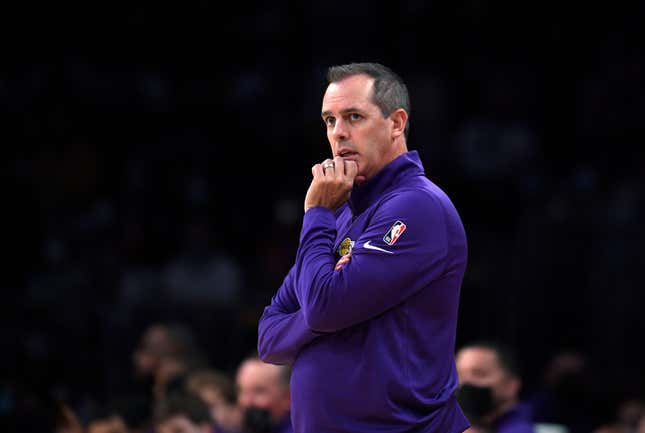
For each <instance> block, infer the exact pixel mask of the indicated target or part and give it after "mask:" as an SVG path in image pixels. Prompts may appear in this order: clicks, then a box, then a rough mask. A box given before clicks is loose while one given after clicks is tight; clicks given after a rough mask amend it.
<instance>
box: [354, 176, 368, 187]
mask: <svg viewBox="0 0 645 433" xmlns="http://www.w3.org/2000/svg"><path fill="white" fill-rule="evenodd" d="M366 181H367V179H366V178H365V176H362V175H358V176H356V177H355V178H354V185H362V184H364V183H365V182H366Z"/></svg>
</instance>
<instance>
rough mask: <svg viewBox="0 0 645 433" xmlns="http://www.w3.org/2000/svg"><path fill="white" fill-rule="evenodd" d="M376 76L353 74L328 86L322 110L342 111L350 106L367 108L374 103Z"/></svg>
mask: <svg viewBox="0 0 645 433" xmlns="http://www.w3.org/2000/svg"><path fill="white" fill-rule="evenodd" d="M373 84H374V78H372V77H370V76H369V75H365V74H359V75H352V76H351V77H347V78H345V79H343V80H341V81H337V82H334V83H331V84H329V86H327V91H326V92H325V96H324V97H323V102H322V111H323V112H325V111H331V112H334V111H340V110H343V109H345V108H349V107H361V108H367V107H368V106H374V104H373V103H372V99H371V98H372V85H373Z"/></svg>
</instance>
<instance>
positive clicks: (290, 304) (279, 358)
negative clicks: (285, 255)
mask: <svg viewBox="0 0 645 433" xmlns="http://www.w3.org/2000/svg"><path fill="white" fill-rule="evenodd" d="M293 273H294V270H293V268H292V269H291V270H290V271H289V273H288V274H287V277H286V278H285V279H284V282H283V283H282V286H280V289H279V290H278V292H277V293H276V294H275V296H273V299H271V305H269V306H267V307H266V308H265V309H264V313H263V314H262V317H261V318H260V323H259V327H258V354H259V356H260V359H262V360H263V361H265V362H270V363H273V364H288V363H291V362H293V360H294V359H295V357H296V355H297V354H298V352H299V351H300V349H301V348H302V347H303V346H305V345H306V344H308V343H309V342H310V341H312V340H313V339H314V338H316V336H317V335H318V334H317V333H314V332H313V331H312V330H311V329H310V328H309V327H308V326H307V324H306V323H305V321H304V317H303V314H302V310H301V309H300V305H298V300H297V299H296V297H295V294H294V289H293Z"/></svg>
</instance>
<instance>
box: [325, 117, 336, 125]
mask: <svg viewBox="0 0 645 433" xmlns="http://www.w3.org/2000/svg"><path fill="white" fill-rule="evenodd" d="M323 121H324V122H325V125H327V126H334V123H336V119H335V118H333V117H331V116H329V117H326V118H325V119H324V120H323Z"/></svg>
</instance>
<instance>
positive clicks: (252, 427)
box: [242, 407, 273, 433]
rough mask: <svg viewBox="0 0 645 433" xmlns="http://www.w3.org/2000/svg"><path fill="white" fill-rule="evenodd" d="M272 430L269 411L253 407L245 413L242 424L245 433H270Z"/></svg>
mask: <svg viewBox="0 0 645 433" xmlns="http://www.w3.org/2000/svg"><path fill="white" fill-rule="evenodd" d="M272 428H273V423H272V422H271V414H270V413H269V411H268V410H266V409H260V408H257V407H251V408H248V409H246V410H245V411H244V420H243V424H242V431H243V432H244V433H270V432H271V429H272Z"/></svg>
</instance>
